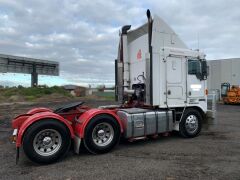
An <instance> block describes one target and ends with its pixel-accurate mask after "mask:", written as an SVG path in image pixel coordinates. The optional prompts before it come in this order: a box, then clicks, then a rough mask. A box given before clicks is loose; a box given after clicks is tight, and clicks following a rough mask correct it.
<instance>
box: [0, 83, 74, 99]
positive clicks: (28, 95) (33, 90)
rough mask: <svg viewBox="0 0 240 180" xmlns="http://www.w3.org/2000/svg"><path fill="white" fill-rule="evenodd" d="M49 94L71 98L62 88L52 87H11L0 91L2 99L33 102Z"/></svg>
mask: <svg viewBox="0 0 240 180" xmlns="http://www.w3.org/2000/svg"><path fill="white" fill-rule="evenodd" d="M51 94H60V95H63V96H67V97H72V95H71V94H70V93H69V92H68V91H66V90H65V89H64V88H63V87H59V86H53V87H46V86H42V87H27V88H25V87H22V86H19V87H11V88H3V89H0V96H2V97H3V98H5V99H6V98H10V97H12V96H20V97H23V98H24V99H26V100H27V101H33V100H35V99H38V98H40V97H43V96H46V95H51Z"/></svg>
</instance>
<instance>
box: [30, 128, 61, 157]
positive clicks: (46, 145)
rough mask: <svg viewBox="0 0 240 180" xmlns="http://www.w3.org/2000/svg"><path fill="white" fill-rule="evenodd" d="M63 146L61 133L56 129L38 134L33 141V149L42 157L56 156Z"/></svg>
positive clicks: (45, 130)
mask: <svg viewBox="0 0 240 180" xmlns="http://www.w3.org/2000/svg"><path fill="white" fill-rule="evenodd" d="M61 145H62V137H61V135H60V133H59V132H58V131H56V130H54V129H44V130H42V131H40V132H39V133H37V134H36V136H35V137H34V140H33V148H34V150H35V151H36V153H37V154H39V155H41V156H50V155H53V154H55V153H56V152H57V151H58V150H59V149H60V147H61Z"/></svg>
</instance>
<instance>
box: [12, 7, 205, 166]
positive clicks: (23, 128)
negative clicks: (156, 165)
mask: <svg viewBox="0 0 240 180" xmlns="http://www.w3.org/2000/svg"><path fill="white" fill-rule="evenodd" d="M147 18H148V22H147V23H146V24H143V25H142V26H141V27H139V28H137V29H134V30H130V27H131V26H129V25H127V26H123V27H122V30H121V34H120V42H119V51H118V58H117V60H116V61H115V69H116V74H115V76H116V98H117V100H118V101H119V104H120V105H119V106H111V105H110V106H105V107H99V108H89V107H87V106H83V103H81V102H80V103H73V104H68V105H66V106H63V107H60V108H58V109H56V110H52V109H48V108H35V109H32V110H30V111H28V112H27V113H26V114H21V115H19V116H17V117H16V118H14V119H13V121H12V127H13V129H14V131H13V141H14V142H16V148H17V159H18V156H19V148H20V147H22V148H23V150H24V152H25V154H26V155H27V157H28V158H29V159H31V160H32V161H34V162H37V163H52V162H55V161H57V160H58V159H59V158H61V157H63V156H64V155H65V154H66V153H67V152H68V151H69V149H70V145H71V143H73V145H74V151H75V152H76V153H77V154H78V153H79V148H80V144H82V145H84V146H85V147H86V149H87V150H88V151H89V152H91V153H93V154H99V153H106V152H109V151H110V150H112V149H113V148H114V147H115V146H116V145H117V144H118V142H119V140H120V137H122V138H125V139H135V138H141V137H147V136H149V135H159V134H162V133H167V132H172V131H179V133H180V135H182V136H183V137H187V138H192V137H195V136H197V135H198V134H199V133H200V131H201V127H202V123H203V121H204V120H205V119H206V113H207V86H206V79H207V64H206V60H205V55H204V54H203V53H201V52H199V51H193V50H190V49H188V48H187V46H186V45H185V44H184V43H183V41H182V40H181V39H180V38H179V37H178V36H177V34H176V33H175V32H174V31H173V30H172V29H171V28H170V27H169V26H168V25H167V24H166V23H165V22H164V21H163V20H162V19H161V18H159V17H158V16H154V18H152V17H151V14H150V11H149V10H148V11H147Z"/></svg>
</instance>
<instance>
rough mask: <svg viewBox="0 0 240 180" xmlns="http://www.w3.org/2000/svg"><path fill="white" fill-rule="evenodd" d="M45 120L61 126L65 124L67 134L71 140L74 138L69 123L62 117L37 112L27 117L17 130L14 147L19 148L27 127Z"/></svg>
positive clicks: (46, 112) (51, 113)
mask: <svg viewBox="0 0 240 180" xmlns="http://www.w3.org/2000/svg"><path fill="white" fill-rule="evenodd" d="M46 119H56V120H58V121H60V122H62V123H63V124H65V125H66V126H67V128H68V129H69V132H70V134H71V138H74V132H73V128H72V126H71V122H69V121H67V120H66V119H64V118H63V117H61V116H60V115H58V114H55V113H53V112H50V111H45V112H39V113H36V114H33V115H32V116H30V117H28V118H27V119H26V120H25V121H24V122H23V123H22V125H21V127H20V128H19V129H18V135H17V139H16V146H17V147H20V146H21V144H22V139H23V135H24V133H25V132H26V130H27V128H28V127H29V126H31V125H32V124H33V123H35V122H37V121H44V120H46Z"/></svg>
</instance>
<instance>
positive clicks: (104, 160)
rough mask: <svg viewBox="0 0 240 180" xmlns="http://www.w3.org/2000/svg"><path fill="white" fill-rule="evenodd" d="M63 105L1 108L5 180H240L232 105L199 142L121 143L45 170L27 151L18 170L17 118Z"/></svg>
mask: <svg viewBox="0 0 240 180" xmlns="http://www.w3.org/2000/svg"><path fill="white" fill-rule="evenodd" d="M88 103H89V104H90V105H92V106H98V105H104V104H113V103H112V102H109V101H108V102H107V101H97V103H96V102H95V101H89V102H88ZM59 104H61V103H44V104H24V103H22V104H2V105H0V179H25V180H26V179H44V180H45V179H66V180H70V179H88V180H91V179H166V180H175V179H204V180H205V179H206V180H207V179H222V180H226V179H228V180H230V179H238V180H239V179H240V106H231V105H218V113H217V119H218V125H217V126H215V127H211V128H208V129H206V128H205V129H203V130H202V133H201V134H200V136H198V137H196V138H193V139H184V138H181V137H179V136H178V135H171V136H169V137H160V138H158V139H156V140H140V141H137V142H133V143H129V142H121V143H120V145H119V146H118V147H116V148H115V149H114V150H113V151H112V152H110V153H107V154H104V155H91V154H88V153H87V152H83V153H81V154H80V155H75V154H74V153H72V152H69V153H68V155H67V157H65V158H64V159H63V160H61V161H60V162H58V163H55V164H51V165H45V166H40V165H37V164H34V163H32V162H31V161H29V160H28V159H27V158H26V157H25V156H24V154H23V152H21V155H20V161H19V164H18V165H16V164H15V146H14V144H11V143H10V142H9V137H10V135H11V133H12V130H11V127H10V120H11V119H12V117H14V116H15V115H16V114H19V113H21V112H26V111H27V110H28V109H29V108H31V107H35V106H45V107H46V106H47V107H56V106H58V105H59Z"/></svg>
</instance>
